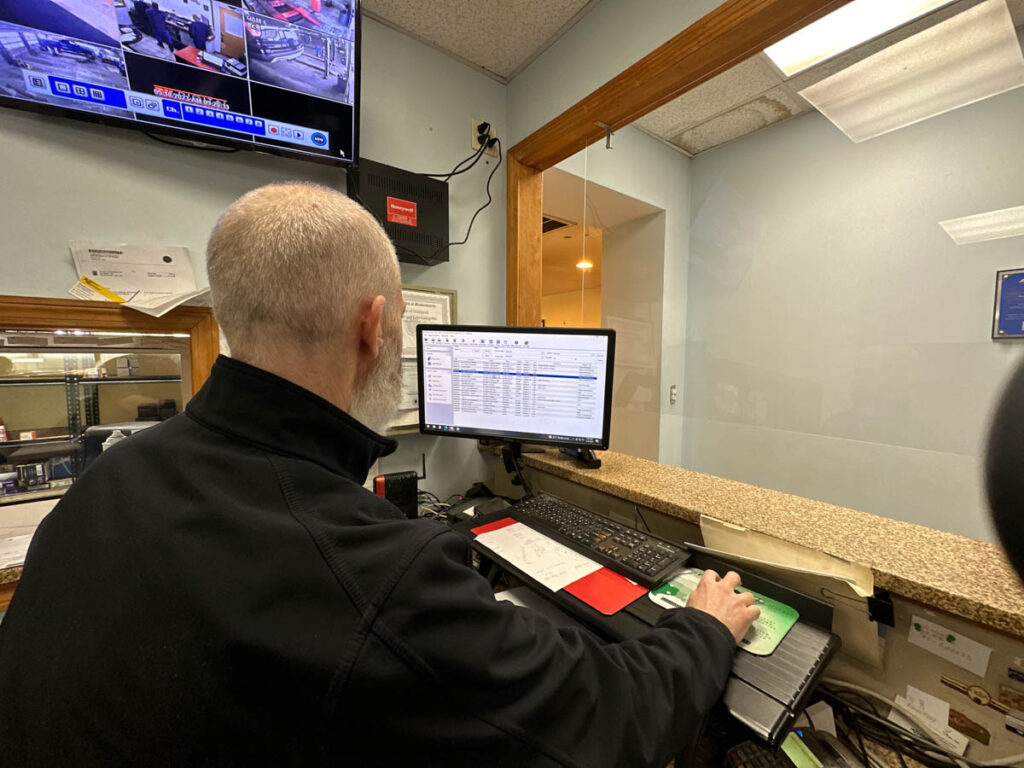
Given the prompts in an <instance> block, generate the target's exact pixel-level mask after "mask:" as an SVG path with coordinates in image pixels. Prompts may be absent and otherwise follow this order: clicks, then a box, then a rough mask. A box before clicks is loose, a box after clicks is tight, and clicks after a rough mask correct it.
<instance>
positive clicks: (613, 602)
mask: <svg viewBox="0 0 1024 768" xmlns="http://www.w3.org/2000/svg"><path fill="white" fill-rule="evenodd" d="M565 591H566V592H568V593H569V594H570V595H572V596H573V597H576V598H578V599H580V600H582V601H583V602H584V603H586V604H587V605H589V606H590V607H591V608H593V609H594V610H597V611H600V612H601V613H603V614H604V615H605V616H611V615H612V614H613V613H618V612H619V611H621V610H622V609H623V608H625V607H626V606H627V605H629V604H630V603H632V602H633V601H634V600H636V599H637V598H638V597H641V596H642V595H646V594H647V592H648V589H647V588H646V587H642V586H640V585H639V584H634V583H633V582H632V581H630V580H629V579H627V578H626V577H625V576H622V575H620V574H618V573H616V572H615V571H613V570H612V569H611V568H601V569H600V570H597V571H594V572H593V573H591V574H589V575H588V576H584V577H583V578H582V579H577V580H576V581H574V582H573V583H572V584H570V585H569V586H567V587H566V588H565Z"/></svg>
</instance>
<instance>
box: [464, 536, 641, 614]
mask: <svg viewBox="0 0 1024 768" xmlns="http://www.w3.org/2000/svg"><path fill="white" fill-rule="evenodd" d="M515 523H516V521H515V520H513V519H512V518H511V517H503V518H502V519H501V520H495V521H494V522H493V523H487V524H486V525H481V526H478V527H476V528H473V529H472V530H473V533H474V534H475V535H477V536H479V535H480V534H481V533H488V532H490V531H497V530H500V529H502V528H507V527H508V526H510V525H514V524H515ZM565 591H566V592H568V593H569V594H570V595H572V596H573V597H575V598H577V599H579V600H582V601H583V602H584V603H586V604H587V605H589V606H590V607H591V608H593V609H595V610H597V611H600V612H601V613H603V614H604V615H605V616H611V615H612V614H613V613H618V612H619V611H621V610H622V609H623V608H625V607H626V606H627V605H629V604H630V603H632V602H633V601H634V600H636V599H637V598H638V597H640V596H642V595H645V594H647V588H646V587H641V586H640V585H639V584H634V583H633V582H632V581H630V580H629V579H627V578H626V577H625V576H620V575H619V574H617V573H616V572H615V571H613V570H611V569H610V568H600V569H598V570H596V571H594V572H593V573H591V574H589V575H587V576H584V577H583V578H582V579H577V580H576V581H574V582H573V583H572V584H570V585H569V586H567V587H566V588H565Z"/></svg>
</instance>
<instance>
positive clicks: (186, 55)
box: [174, 45, 220, 72]
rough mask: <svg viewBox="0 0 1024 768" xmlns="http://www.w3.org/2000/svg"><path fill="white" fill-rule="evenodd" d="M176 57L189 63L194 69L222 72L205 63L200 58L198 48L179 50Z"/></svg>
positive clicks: (187, 47)
mask: <svg viewBox="0 0 1024 768" xmlns="http://www.w3.org/2000/svg"><path fill="white" fill-rule="evenodd" d="M174 55H175V56H177V57H178V58H179V59H181V60H182V61H187V62H188V63H189V64H191V65H192V66H194V67H199V68H200V69H208V70H210V71H211V72H220V70H219V69H217V68H216V67H211V66H210V65H209V64H207V63H206V62H205V61H203V60H202V59H200V58H199V49H198V48H196V47H195V46H194V45H189V46H186V47H184V48H179V49H178V50H176V51H175V52H174Z"/></svg>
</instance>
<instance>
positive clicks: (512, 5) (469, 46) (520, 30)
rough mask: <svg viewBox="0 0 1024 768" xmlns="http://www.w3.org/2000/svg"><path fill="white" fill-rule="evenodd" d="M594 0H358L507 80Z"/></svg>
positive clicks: (387, 20) (368, 10) (382, 18)
mask: <svg viewBox="0 0 1024 768" xmlns="http://www.w3.org/2000/svg"><path fill="white" fill-rule="evenodd" d="M596 2H597V0H472V1H471V0H430V2H414V1H413V0H363V4H362V9H363V12H364V13H365V14H366V15H367V16H369V17H370V18H372V19H375V20H377V21H379V22H381V23H383V24H386V25H387V26H389V27H393V28H395V29H397V30H399V31H401V32H405V33H406V34H408V35H411V36H412V37H415V38H416V39H418V40H421V41H423V42H425V43H427V44H429V45H432V46H434V47H435V48H439V49H440V50H442V51H444V52H445V53H447V54H449V55H450V56H453V57H455V58H456V59H458V60H459V61H461V62H463V63H464V64H468V65H469V66H471V67H473V68H475V69H479V70H480V71H482V72H484V73H485V74H488V75H490V76H491V77H493V78H494V79H496V80H498V81H500V82H503V83H507V82H508V81H509V80H511V79H512V78H513V77H515V76H516V75H517V74H519V72H520V71H521V70H522V69H524V68H525V67H526V66H527V65H528V64H529V63H530V62H531V61H533V60H534V59H535V58H537V57H538V56H539V55H540V54H541V53H543V52H544V50H545V49H546V48H547V47H548V46H550V45H551V44H552V43H554V42H555V41H556V40H557V39H558V38H559V37H561V36H562V35H563V34H564V33H565V32H566V31H567V30H568V29H570V28H571V27H572V26H573V25H574V24H575V23H576V22H577V21H579V20H580V19H581V18H583V16H584V15H585V14H586V13H587V11H589V10H590V9H591V8H592V7H593V6H594V4H595V3H596Z"/></svg>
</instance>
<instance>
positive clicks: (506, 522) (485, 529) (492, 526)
mask: <svg viewBox="0 0 1024 768" xmlns="http://www.w3.org/2000/svg"><path fill="white" fill-rule="evenodd" d="M516 522H518V521H517V520H513V519H512V518H511V517H503V518H501V520H495V521H494V522H493V523H487V525H481V526H478V527H476V528H473V529H472V531H473V534H474V535H476V536H479V535H480V534H481V533H490V532H491V531H497V530H499V529H501V528H507V527H508V526H510V525H512V524H514V523H516Z"/></svg>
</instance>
